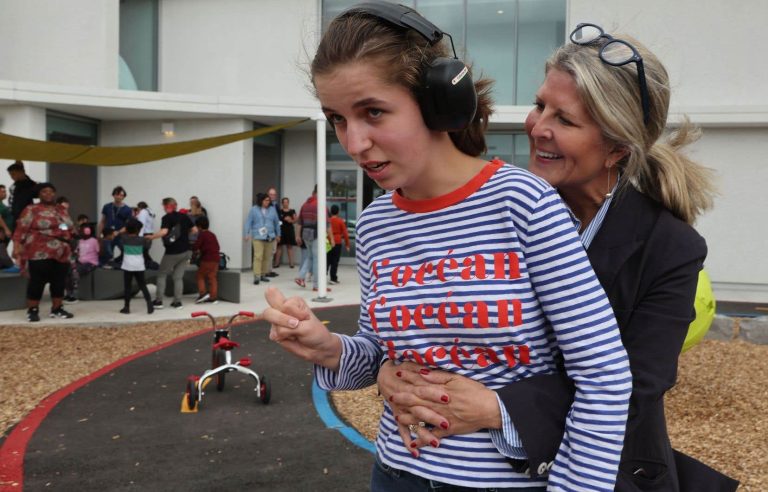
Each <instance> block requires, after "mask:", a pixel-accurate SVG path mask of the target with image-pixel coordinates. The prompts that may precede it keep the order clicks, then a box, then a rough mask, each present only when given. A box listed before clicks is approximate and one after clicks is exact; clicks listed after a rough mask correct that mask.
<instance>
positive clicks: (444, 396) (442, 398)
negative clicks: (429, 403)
mask: <svg viewBox="0 0 768 492" xmlns="http://www.w3.org/2000/svg"><path fill="white" fill-rule="evenodd" d="M440 401H441V402H443V403H448V395H443V396H441V397H440Z"/></svg>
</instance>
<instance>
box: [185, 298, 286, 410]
mask: <svg viewBox="0 0 768 492" xmlns="http://www.w3.org/2000/svg"><path fill="white" fill-rule="evenodd" d="M200 316H208V317H209V318H210V319H211V323H213V347H212V351H211V368H210V369H208V370H207V371H205V372H204V373H203V374H202V376H199V377H198V376H194V375H193V376H189V377H188V378H187V393H186V403H187V406H188V408H189V410H190V411H195V410H196V409H197V405H198V402H201V401H202V400H203V394H204V392H203V389H204V388H205V384H206V381H207V380H209V379H212V380H213V381H215V382H216V389H217V390H218V391H223V390H224V384H225V382H226V376H227V373H228V372H232V371H237V372H239V373H242V374H246V375H248V376H251V377H252V378H253V379H254V380H255V381H256V389H255V390H254V391H255V392H256V398H258V399H259V400H261V401H262V403H265V404H266V403H269V398H270V393H271V389H270V384H269V381H267V378H266V377H264V376H263V375H261V376H259V375H258V374H257V373H256V372H255V371H253V370H251V369H248V366H250V365H251V359H249V358H247V357H243V358H242V359H240V360H239V361H237V362H232V350H233V349H234V348H236V347H239V346H240V344H239V343H237V342H233V341H232V339H231V336H230V328H231V327H232V322H234V321H235V319H237V318H238V317H245V318H253V317H254V314H253V313H251V312H249V311H240V312H239V313H237V314H235V315H233V316H232V317H231V318H229V322H227V324H226V325H224V326H222V327H218V328H217V327H216V319H215V318H214V317H213V316H211V315H210V314H209V313H207V312H205V311H197V312H194V313H192V317H193V318H197V317H200Z"/></svg>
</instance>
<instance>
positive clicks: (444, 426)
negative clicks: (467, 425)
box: [440, 422, 448, 430]
mask: <svg viewBox="0 0 768 492" xmlns="http://www.w3.org/2000/svg"><path fill="white" fill-rule="evenodd" d="M440 427H442V428H443V429H445V430H448V422H440Z"/></svg>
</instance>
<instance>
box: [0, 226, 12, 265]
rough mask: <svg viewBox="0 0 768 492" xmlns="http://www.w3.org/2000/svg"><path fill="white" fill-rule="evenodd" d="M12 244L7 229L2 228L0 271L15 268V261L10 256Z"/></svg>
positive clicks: (0, 235) (0, 234)
mask: <svg viewBox="0 0 768 492" xmlns="http://www.w3.org/2000/svg"><path fill="white" fill-rule="evenodd" d="M10 242H11V238H10V237H8V235H7V234H6V233H5V229H3V228H2V227H0V270H5V269H7V268H13V267H14V266H15V265H14V263H13V260H12V259H11V257H10V256H9V255H8V244H9V243H10Z"/></svg>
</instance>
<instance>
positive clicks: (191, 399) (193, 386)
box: [187, 379, 199, 410]
mask: <svg viewBox="0 0 768 492" xmlns="http://www.w3.org/2000/svg"><path fill="white" fill-rule="evenodd" d="M198 396H199V395H198V391H197V382H196V381H193V380H191V379H190V380H189V381H187V406H188V407H189V409H190V410H194V409H195V408H197V402H198Z"/></svg>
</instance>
